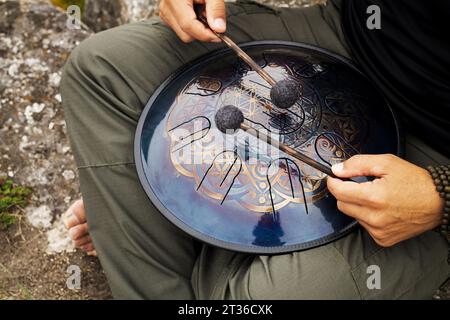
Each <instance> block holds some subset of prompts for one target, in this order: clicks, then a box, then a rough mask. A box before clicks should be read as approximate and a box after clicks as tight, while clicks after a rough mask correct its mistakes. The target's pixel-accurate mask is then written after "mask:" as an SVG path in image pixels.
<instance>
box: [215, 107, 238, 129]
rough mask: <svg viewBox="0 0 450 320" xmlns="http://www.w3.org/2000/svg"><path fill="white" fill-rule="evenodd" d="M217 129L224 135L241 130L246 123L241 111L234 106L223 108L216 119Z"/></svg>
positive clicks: (217, 113)
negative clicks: (241, 126)
mask: <svg viewBox="0 0 450 320" xmlns="http://www.w3.org/2000/svg"><path fill="white" fill-rule="evenodd" d="M214 120H215V122H216V126H217V129H219V130H220V131H222V132H223V133H227V130H230V131H228V133H231V130H232V132H234V131H235V130H237V129H239V127H240V125H241V123H242V122H244V114H243V113H242V111H241V110H239V109H238V108H236V107H235V106H232V105H227V106H223V107H221V108H220V109H219V110H218V111H217V112H216V115H215V117H214Z"/></svg>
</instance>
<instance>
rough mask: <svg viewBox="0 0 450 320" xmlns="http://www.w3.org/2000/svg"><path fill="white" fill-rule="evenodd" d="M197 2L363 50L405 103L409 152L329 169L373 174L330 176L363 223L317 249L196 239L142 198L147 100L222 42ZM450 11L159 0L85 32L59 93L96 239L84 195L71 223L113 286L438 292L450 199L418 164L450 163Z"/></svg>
mask: <svg viewBox="0 0 450 320" xmlns="http://www.w3.org/2000/svg"><path fill="white" fill-rule="evenodd" d="M194 2H195V3H206V16H207V19H208V22H209V24H210V25H211V27H212V28H213V29H214V30H215V31H216V32H224V31H225V30H226V31H227V33H228V34H229V35H230V37H231V38H232V39H234V40H235V41H237V42H238V43H239V42H247V41H253V40H288V41H296V42H303V43H309V44H313V45H316V46H319V47H323V48H326V49H329V50H331V51H334V52H336V53H338V54H341V55H343V56H346V57H349V58H351V59H354V60H355V62H356V63H358V64H359V65H360V68H361V69H362V70H363V71H364V72H365V73H366V74H367V75H368V76H369V77H370V78H371V79H372V81H373V82H375V83H376V84H377V85H378V86H379V87H380V89H381V90H382V91H383V93H384V94H385V96H386V97H387V98H388V100H389V101H390V103H391V104H392V106H393V107H394V108H395V109H396V110H398V111H399V112H400V113H401V115H402V116H401V117H402V119H404V120H405V121H404V122H405V125H406V128H407V132H408V134H407V139H406V159H407V161H405V160H402V159H400V158H398V157H395V156H392V155H361V156H356V157H353V158H351V159H349V160H347V161H345V162H344V163H343V164H340V165H336V166H334V167H333V172H334V173H335V174H336V175H337V176H339V177H354V176H359V175H364V176H374V177H377V178H378V179H376V180H374V181H373V182H369V183H365V184H360V185H358V184H355V183H353V182H348V181H345V182H344V181H342V180H340V179H332V178H328V188H329V190H330V192H331V193H332V194H333V195H334V196H335V197H336V199H337V201H338V207H339V209H340V210H341V211H342V212H344V213H345V214H347V215H349V216H352V217H354V218H355V219H357V220H358V221H359V223H360V224H361V226H362V228H360V229H358V230H356V231H354V232H352V233H351V234H349V235H347V236H345V237H343V238H341V239H339V240H337V241H335V242H333V243H330V244H327V245H324V246H321V247H318V248H314V249H311V250H306V251H302V252H295V253H291V254H285V255H277V256H252V255H247V254H241V253H236V252H231V251H227V250H223V249H220V248H215V247H211V246H208V245H206V244H203V243H200V242H198V241H196V240H195V239H192V238H191V237H190V236H188V235H187V234H185V233H184V232H182V231H180V230H178V229H177V228H176V227H175V226H173V225H172V224H170V223H169V222H168V221H167V220H165V218H163V216H162V215H161V214H160V213H159V212H158V211H157V209H156V208H155V207H154V206H153V204H152V203H151V202H150V201H149V199H148V198H147V197H146V195H145V193H144V192H143V190H142V188H141V187H140V184H139V181H138V177H137V174H136V168H135V165H134V159H133V138H134V132H135V127H136V124H137V121H138V118H139V115H140V113H141V111H142V109H143V106H144V105H145V104H146V102H147V100H148V99H149V97H150V96H151V95H152V93H153V92H154V90H155V89H156V88H157V87H158V86H159V85H160V84H161V83H162V82H163V80H164V79H165V78H166V77H168V76H169V75H170V74H171V73H172V72H174V71H175V70H176V69H178V68H179V67H181V66H182V65H184V64H186V63H188V62H189V61H191V60H193V59H194V58H197V57H199V56H201V55H204V54H206V53H208V52H211V51H213V50H216V49H218V48H221V47H223V45H222V44H220V43H219V42H218V39H217V38H216V37H215V36H214V34H213V33H212V32H211V31H210V30H208V29H206V28H205V27H204V26H203V25H202V24H201V23H200V22H199V21H198V20H196V16H195V13H194V10H193V4H194ZM371 4H376V5H378V7H379V8H380V10H381V11H380V13H381V29H371V28H368V27H367V25H366V19H367V18H368V17H369V15H368V14H367V12H366V11H367V8H368V7H369V5H371ZM449 9H450V8H449V4H448V2H446V1H445V0H442V1H427V2H424V1H415V2H413V1H406V0H398V1H388V0H379V1H369V0H347V1H342V2H341V1H329V2H328V4H327V5H320V6H313V7H310V8H305V9H287V8H285V9H272V8H269V7H266V6H262V5H259V4H256V3H251V2H248V1H240V2H238V3H236V4H229V5H227V6H225V5H224V3H223V1H222V0H195V1H194V0H162V1H161V4H160V18H161V19H157V18H155V19H151V20H149V21H145V22H141V23H137V24H131V25H126V26H122V27H119V28H115V29H112V30H108V31H106V32H102V33H100V34H97V35H94V36H92V37H91V38H89V39H88V40H86V41H85V42H84V43H82V44H81V45H80V46H79V47H78V48H77V49H76V50H74V52H73V53H72V55H71V57H70V59H69V61H68V62H67V64H66V67H65V73H64V77H63V81H62V93H63V100H64V101H63V102H64V107H65V115H66V119H67V125H68V132H69V137H70V140H71V143H72V147H73V149H74V153H75V157H76V161H77V164H78V168H79V177H80V182H81V191H82V193H83V200H84V207H85V208H86V213H87V220H88V222H89V234H90V236H92V240H93V244H92V243H91V240H90V238H89V236H87V224H86V223H84V207H83V204H82V203H81V202H78V203H77V204H76V205H75V207H76V208H74V214H73V215H72V219H71V223H70V226H71V227H72V229H71V230H72V231H71V232H72V236H73V238H76V239H78V240H79V241H78V244H84V245H85V246H86V248H85V249H86V250H88V251H90V252H91V253H95V252H93V249H94V247H93V245H94V246H95V250H96V252H97V253H98V256H99V258H100V261H101V264H102V266H103V268H104V269H105V271H106V274H107V277H108V280H109V283H110V286H111V289H112V291H113V294H114V296H115V297H116V298H148V299H164V298H166V299H176V298H181V299H191V298H197V299H217V298H218V299H223V298H225V299H228V298H233V299H234V298H239V299H240V298H242V299H302V298H306V299H311V298H320V299H330V298H331V299H369V298H387V299H402V298H430V297H431V296H432V294H433V292H434V290H436V289H437V288H438V287H439V285H440V284H441V283H443V282H444V281H445V280H446V278H447V277H448V276H449V274H450V267H449V265H448V262H447V258H448V256H447V255H448V243H447V242H446V240H445V239H444V237H442V236H441V235H440V234H438V233H437V232H435V231H432V229H434V228H435V227H437V226H439V224H440V223H441V221H442V217H443V211H444V200H443V199H442V198H441V197H440V195H439V193H438V192H436V187H435V185H434V183H433V179H432V178H431V176H430V174H429V173H428V172H427V171H426V170H425V169H423V168H421V167H420V166H422V167H423V166H426V165H438V164H448V163H449V159H448V155H449V145H450V138H449V132H448V125H449V119H448V114H449V113H448V111H449V109H450V95H449V92H450V90H449V89H450V88H449V83H450V81H449V80H450V74H449V70H450V69H449V68H448V67H444V65H447V66H448V65H450V64H449V58H450V54H449V52H450V50H448V48H449V46H448V43H447V44H445V41H447V36H446V35H444V30H445V28H439V25H438V23H439V22H440V21H447V20H446V18H448V14H449V13H450V10H449ZM341 22H342V23H341ZM341 25H342V26H341ZM411 128H414V132H413V131H412V129H411ZM412 133H414V134H416V135H418V137H416V136H413V135H412ZM413 163H415V164H413ZM416 164H417V165H416ZM75 216H78V217H80V219H79V220H77V219H76V218H75ZM371 265H376V266H378V267H379V268H380V272H381V284H380V285H381V287H380V288H379V289H371V287H370V286H367V279H368V276H369V274H368V273H367V270H368V267H369V266H371Z"/></svg>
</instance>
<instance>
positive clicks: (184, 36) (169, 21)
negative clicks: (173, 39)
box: [159, 13, 194, 43]
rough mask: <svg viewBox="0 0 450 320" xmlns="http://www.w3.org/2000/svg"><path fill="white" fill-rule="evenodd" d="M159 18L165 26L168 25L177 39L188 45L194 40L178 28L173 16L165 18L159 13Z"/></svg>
mask: <svg viewBox="0 0 450 320" xmlns="http://www.w3.org/2000/svg"><path fill="white" fill-rule="evenodd" d="M159 17H160V18H161V20H162V21H163V22H164V23H165V24H166V25H168V26H169V27H170V28H171V29H172V30H173V31H174V32H175V34H176V35H177V36H178V38H180V40H181V41H183V42H185V43H188V42H192V41H193V40H194V38H193V37H191V36H190V35H189V34H187V33H186V32H184V31H183V30H181V28H180V26H179V25H178V23H177V22H176V21H175V19H174V18H173V16H171V15H170V16H166V15H164V14H161V13H160V15H159Z"/></svg>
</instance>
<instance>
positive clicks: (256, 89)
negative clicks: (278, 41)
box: [167, 53, 360, 213]
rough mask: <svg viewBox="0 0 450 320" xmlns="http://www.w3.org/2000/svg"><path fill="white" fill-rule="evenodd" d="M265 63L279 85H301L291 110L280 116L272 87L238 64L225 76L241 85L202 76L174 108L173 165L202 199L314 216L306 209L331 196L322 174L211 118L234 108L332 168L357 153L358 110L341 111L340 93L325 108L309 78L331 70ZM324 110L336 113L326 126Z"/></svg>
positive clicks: (295, 60)
mask: <svg viewBox="0 0 450 320" xmlns="http://www.w3.org/2000/svg"><path fill="white" fill-rule="evenodd" d="M282 61H283V62H282ZM260 65H261V66H262V67H264V69H265V70H266V71H267V72H269V73H270V74H271V75H272V76H273V77H274V78H275V79H276V80H281V79H285V78H287V77H290V78H291V79H293V80H295V81H297V83H298V84H299V86H301V90H302V97H301V99H300V100H299V101H298V102H297V103H296V104H295V105H294V106H292V107H291V108H289V110H286V111H284V110H281V111H280V110H278V109H277V108H275V107H274V106H273V105H272V103H271V101H270V87H269V86H268V84H267V83H265V82H264V81H263V80H262V79H261V78H260V76H259V75H258V74H256V73H255V72H253V71H250V70H248V69H246V68H244V67H243V66H242V65H241V64H239V63H236V65H235V69H234V71H227V72H228V73H230V72H234V73H237V74H240V75H241V76H240V77H239V80H238V81H236V82H235V83H228V84H227V85H223V84H224V82H225V80H224V79H222V78H221V76H222V77H224V75H220V74H219V75H217V74H216V75H213V74H203V75H201V76H199V77H197V78H196V79H193V80H192V81H191V82H190V83H189V84H188V85H187V86H186V87H185V88H184V89H183V90H182V92H180V93H179V94H178V95H177V99H176V101H175V103H174V104H173V105H172V107H171V109H170V114H169V117H168V121H167V134H168V135H169V137H170V140H171V148H170V150H171V154H170V159H171V161H172V164H173V166H174V167H175V169H176V170H177V171H178V172H179V173H180V174H182V175H184V176H187V177H190V178H192V180H193V187H195V188H196V190H197V191H198V192H199V193H201V194H203V195H204V196H206V197H208V198H210V199H214V200H216V201H218V202H220V203H221V204H223V203H224V202H225V201H235V202H237V203H239V204H240V205H241V206H243V207H245V208H247V209H249V210H251V211H253V212H274V211H276V210H279V209H281V208H282V207H284V206H286V205H288V204H289V203H291V202H292V203H300V204H303V205H304V208H305V212H306V213H308V203H313V202H315V201H317V200H318V199H321V198H322V197H323V196H325V195H326V194H327V192H328V191H327V189H326V183H325V179H324V178H325V175H324V174H323V173H321V172H319V171H317V170H316V169H314V168H312V167H310V166H308V165H306V164H304V163H302V162H300V161H298V160H296V159H294V158H291V157H290V156H288V155H286V154H284V153H281V152H279V151H278V150H273V147H270V146H267V145H265V144H264V143H262V142H260V141H257V140H256V141H255V138H253V140H252V138H251V137H249V135H248V134H246V133H245V132H242V131H238V133H236V134H234V135H231V136H230V135H224V134H222V133H220V132H219V131H218V130H217V129H216V128H215V124H214V123H211V122H212V121H211V120H210V119H214V116H215V113H216V112H217V110H218V109H219V108H220V107H222V106H224V105H230V104H231V105H234V106H236V107H238V108H239V109H240V110H242V112H243V114H244V117H245V119H246V122H247V123H248V124H249V125H250V126H252V127H254V128H255V129H257V130H260V131H263V132H264V133H266V134H270V135H271V136H272V137H276V138H277V139H278V140H279V141H282V142H283V143H285V144H287V145H289V146H291V147H293V148H295V149H297V150H299V151H301V152H303V153H306V154H307V155H309V156H310V157H312V158H314V159H316V160H318V161H321V162H323V163H325V164H327V165H330V166H331V165H332V164H333V163H336V162H340V161H342V160H344V159H347V158H349V157H350V156H352V155H354V154H357V153H358V150H357V147H358V146H357V145H356V147H355V144H354V142H355V141H357V140H358V139H356V136H357V135H358V128H360V127H359V125H360V123H359V118H358V111H357V110H356V111H355V110H353V109H354V108H355V106H354V105H352V106H349V105H347V106H346V107H345V108H344V109H345V110H344V111H349V108H353V109H351V110H350V111H349V112H336V110H335V109H336V108H337V107H336V106H338V103H340V104H342V101H344V102H345V96H344V95H339V94H338V93H336V92H334V93H333V95H331V94H330V95H329V96H328V97H327V98H326V99H325V107H326V109H325V110H322V109H323V106H322V102H321V100H320V98H319V96H318V94H317V92H316V91H315V90H314V87H312V85H311V84H310V83H309V80H310V79H311V78H314V77H316V78H319V77H322V76H324V75H326V65H319V64H317V63H315V62H314V61H312V62H308V61H307V60H301V59H300V58H299V57H286V56H283V58H282V59H278V56H277V55H274V54H270V53H267V54H265V55H264V61H263V62H262V63H260ZM306 80H308V81H306ZM337 109H339V108H337ZM323 112H326V113H329V112H332V113H334V114H333V116H332V117H327V119H326V120H325V119H323V114H322V113H323ZM350 112H353V113H350ZM349 114H350V115H349ZM355 115H356V116H355ZM331 128H332V130H331V131H330V129H331ZM352 143H353V144H352ZM269 149H270V150H269ZM268 150H269V151H268Z"/></svg>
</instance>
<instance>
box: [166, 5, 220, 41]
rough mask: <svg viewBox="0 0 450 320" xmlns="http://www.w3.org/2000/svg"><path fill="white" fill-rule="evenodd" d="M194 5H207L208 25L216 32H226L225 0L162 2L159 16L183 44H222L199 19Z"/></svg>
mask: <svg viewBox="0 0 450 320" xmlns="http://www.w3.org/2000/svg"><path fill="white" fill-rule="evenodd" d="M194 3H195V4H204V5H205V8H206V18H207V20H208V24H209V26H210V27H211V28H212V29H213V30H214V31H215V32H217V33H223V32H225V29H226V22H225V19H226V14H225V2H224V0H161V3H160V5H159V16H160V17H161V19H162V20H163V21H164V22H165V23H166V24H167V25H169V26H170V27H171V28H172V30H173V31H175V33H176V34H177V35H178V37H179V38H180V39H181V40H182V41H183V42H191V41H193V40H200V41H207V42H220V39H219V38H217V37H216V36H215V35H214V33H213V32H211V30H209V29H208V28H206V27H205V26H204V25H203V23H201V22H200V21H199V20H198V19H197V17H196V14H195V11H194Z"/></svg>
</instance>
